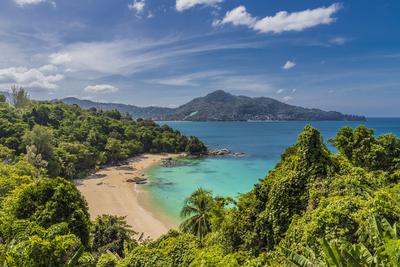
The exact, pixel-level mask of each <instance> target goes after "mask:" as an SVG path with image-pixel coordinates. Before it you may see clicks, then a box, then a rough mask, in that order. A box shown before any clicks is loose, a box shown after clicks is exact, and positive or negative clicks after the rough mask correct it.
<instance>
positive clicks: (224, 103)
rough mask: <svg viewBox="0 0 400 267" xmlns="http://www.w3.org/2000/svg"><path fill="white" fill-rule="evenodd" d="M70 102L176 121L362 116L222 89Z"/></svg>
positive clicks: (336, 118) (354, 118)
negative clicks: (136, 101)
mask: <svg viewBox="0 0 400 267" xmlns="http://www.w3.org/2000/svg"><path fill="white" fill-rule="evenodd" d="M61 101H63V102H64V103H67V104H77V105H79V106H81V107H82V108H91V107H95V108H98V109H104V110H110V109H117V110H119V111H121V112H128V113H129V114H131V115H132V116H133V117H135V118H148V119H155V120H173V121H247V120H261V121H269V120H305V121H319V120H334V121H337V120H355V121H363V120H365V117H363V116H353V115H345V114H342V113H340V112H336V111H323V110H320V109H310V108H303V107H298V106H293V105H289V104H286V103H283V102H280V101H278V100H275V99H272V98H268V97H254V98H252V97H247V96H235V95H232V94H229V93H227V92H224V91H222V90H219V91H215V92H213V93H210V94H208V95H206V96H204V97H198V98H195V99H193V100H192V101H190V102H188V103H186V104H184V105H182V106H179V107H177V108H160V107H144V108H141V107H136V106H132V105H124V104H114V103H98V102H93V101H89V100H80V99H77V98H72V97H70V98H64V99H62V100H61Z"/></svg>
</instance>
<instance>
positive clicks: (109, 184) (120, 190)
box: [75, 153, 182, 239]
mask: <svg viewBox="0 0 400 267" xmlns="http://www.w3.org/2000/svg"><path fill="white" fill-rule="evenodd" d="M181 155H182V154H167V153H165V154H143V155H140V156H136V157H133V158H130V159H129V160H128V163H127V164H125V165H120V166H107V167H104V168H102V169H100V170H99V171H98V172H96V173H95V174H92V175H90V176H88V177H87V178H85V179H79V180H76V181H75V184H76V186H77V188H78V190H79V191H80V192H81V194H82V196H83V197H84V198H85V200H86V202H87V203H88V207H89V214H90V218H91V219H92V220H94V219H95V218H96V217H97V216H98V215H102V214H110V215H117V216H126V221H127V223H128V224H129V225H130V226H132V230H134V231H135V232H138V236H140V235H141V234H142V233H143V238H145V239H146V238H151V239H156V238H158V237H160V236H161V235H163V234H165V233H167V232H168V231H169V230H170V229H172V228H176V227H177V225H176V223H174V222H173V221H172V220H171V219H170V218H168V216H167V215H166V214H164V213H163V211H162V210H161V209H160V208H159V207H157V206H156V205H155V203H153V202H152V201H151V199H150V195H149V192H148V191H147V190H145V189H144V188H143V185H141V184H136V183H129V182H127V181H126V180H127V179H128V178H132V177H146V170H147V169H148V168H150V167H152V166H154V165H156V164H159V163H160V162H161V161H162V160H163V159H167V158H176V157H179V156H181Z"/></svg>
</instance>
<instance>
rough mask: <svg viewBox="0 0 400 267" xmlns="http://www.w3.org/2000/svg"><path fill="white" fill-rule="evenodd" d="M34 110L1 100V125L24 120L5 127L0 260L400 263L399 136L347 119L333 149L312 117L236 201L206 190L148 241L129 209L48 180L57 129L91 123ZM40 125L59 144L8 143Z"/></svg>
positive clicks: (47, 263) (114, 263)
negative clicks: (93, 206) (110, 206)
mask: <svg viewBox="0 0 400 267" xmlns="http://www.w3.org/2000/svg"><path fill="white" fill-rule="evenodd" d="M36 105H39V106H44V107H48V108H50V107H54V108H55V107H60V108H61V109H62V110H65V111H68V112H71V113H72V114H77V113H75V112H72V111H76V112H78V111H79V112H81V113H80V114H85V116H82V117H79V116H78V117H74V120H73V121H72V122H71V123H73V124H78V125H81V124H82V122H83V121H87V120H86V119H87V117H86V116H89V117H91V115H90V114H92V112H95V111H82V110H81V109H79V108H77V107H67V106H65V105H63V104H59V103H56V104H49V103H40V104H38V103H37V104H36ZM34 106H35V105H34ZM33 108H34V107H31V108H28V109H27V110H24V111H20V110H19V109H15V108H13V107H10V106H8V105H6V104H3V105H2V112H1V116H2V118H1V125H7V127H11V125H13V126H15V127H16V128H15V129H24V131H22V132H19V131H16V133H20V134H19V135H18V134H9V133H10V132H4V131H3V129H4V128H3V126H2V128H1V129H2V131H3V132H2V133H1V135H0V136H1V139H0V140H1V143H2V146H0V158H1V161H2V163H0V261H1V263H2V264H3V265H5V266H138V267H139V266H149V267H150V266H151V267H153V266H171V267H172V266H399V264H400V239H399V234H400V233H399V230H398V224H399V221H400V184H399V181H400V139H398V138H397V137H396V136H394V135H391V134H387V135H382V136H379V137H377V136H375V135H374V133H373V130H371V129H368V128H366V127H363V126H359V127H357V128H356V129H351V128H349V127H344V128H342V129H341V130H340V131H339V132H338V133H337V136H336V137H335V138H334V139H332V140H330V142H332V144H333V145H334V146H335V147H336V148H337V150H338V153H337V154H333V153H331V152H330V151H329V150H328V149H327V148H326V146H325V144H324V142H323V140H322V136H321V135H320V133H319V132H318V130H317V129H315V128H313V127H311V126H306V127H305V128H304V129H303V131H302V132H301V133H300V135H299V137H298V140H297V143H296V144H294V145H293V146H291V147H289V148H288V149H287V150H286V151H285V152H284V153H283V155H282V158H281V160H280V162H279V163H278V164H277V165H276V167H275V168H274V169H273V170H272V171H270V172H269V174H268V175H267V176H266V177H265V178H264V179H263V180H261V181H260V182H259V183H258V184H256V185H255V186H254V188H253V189H252V190H251V191H250V192H248V193H246V194H243V195H240V196H239V197H238V198H237V199H232V198H229V197H219V196H213V195H212V192H209V191H207V190H206V189H201V188H199V189H198V190H196V191H195V192H193V194H192V195H190V196H188V198H187V199H186V201H185V203H183V207H182V213H181V214H182V218H183V219H184V221H183V223H182V224H181V226H180V228H179V229H177V230H172V231H170V232H169V233H167V234H166V235H164V236H162V237H161V238H159V239H158V240H143V239H142V238H141V237H140V235H137V234H136V233H135V232H134V230H135V229H130V227H128V226H127V225H126V223H125V222H124V218H120V217H115V216H108V215H104V216H101V217H98V218H97V219H96V220H95V221H92V222H91V221H90V220H89V216H88V212H87V206H86V203H85V201H84V200H83V199H82V197H81V195H80V193H79V191H78V190H77V189H76V187H75V186H74V184H73V183H71V182H69V181H67V180H66V179H63V178H49V175H50V174H51V173H53V172H55V170H58V169H53V167H52V166H56V167H57V164H56V163H57V161H55V162H56V163H54V165H53V164H50V162H51V161H50V159H51V158H49V155H53V156H55V155H57V153H56V152H55V151H56V147H58V146H59V145H60V144H61V143H62V142H61V140H62V139H61V137H62V138H67V137H68V136H73V138H72V139H70V140H76V139H75V138H76V136H80V133H82V132H85V130H81V131H79V129H81V127H75V128H72V129H71V130H70V131H65V132H63V134H59V133H58V132H57V131H56V130H55V129H62V128H63V127H61V126H59V127H58V128H57V127H54V129H53V127H49V126H48V125H52V124H51V123H50V124H47V126H44V124H43V123H42V124H38V123H37V122H35V121H34V119H30V118H32V117H30V116H26V115H25V116H24V115H21V114H31V112H32V110H33ZM28 110H31V112H28ZM5 111H6V112H5ZM50 114H53V113H50ZM95 114H96V116H93V117H97V118H103V119H104V120H106V121H103V124H102V127H105V128H106V129H108V128H109V127H112V126H111V125H115V124H117V125H118V122H119V121H120V120H119V119H115V118H110V119H106V118H108V117H109V115H105V114H104V113H98V112H97V111H96V113H95ZM35 118H36V117H35ZM92 119H93V120H94V119H95V118H92ZM120 119H121V120H123V119H122V118H120ZM126 120H127V121H128V122H129V123H128V122H127V124H128V125H132V127H134V126H136V127H138V128H140V127H144V128H145V129H148V127H150V129H153V128H154V129H153V130H154V131H156V130H155V129H159V131H160V133H164V132H163V131H162V130H161V129H162V128H159V127H158V126H154V125H153V124H151V125H152V126H144V125H140V123H134V122H132V121H130V120H129V119H127V118H126ZM25 121H26V122H25ZM29 122H30V123H31V124H29ZM54 123H55V122H54ZM121 123H122V122H121ZM38 125H40V127H45V128H41V130H40V131H37V133H36V134H39V133H41V134H46V136H47V137H49V136H52V138H55V137H57V139H55V142H54V143H52V146H50V148H52V151H53V152H52V154H49V153H47V151H48V149H49V144H46V142H39V143H35V146H36V145H38V147H39V148H36V150H35V149H33V148H31V149H28V150H24V149H23V147H21V146H20V145H19V146H13V145H12V144H22V140H37V138H32V137H31V136H30V135H33V133H32V131H33V129H34V128H35V126H38ZM62 125H63V124H62ZM67 125H69V124H67ZM25 127H26V128H25ZM99 127H100V126H99ZM49 128H50V129H52V130H51V131H50V130H49ZM7 129H8V128H7ZM44 129H47V131H44ZM48 131H50V132H51V134H50V133H49V132H48ZM52 131H55V132H52ZM33 132H34V131H33ZM156 132H157V131H156ZM167 132H168V133H171V130H168V131H167ZM26 133H30V134H28V137H27V136H26ZM110 133H113V131H111V132H110ZM172 133H174V132H172ZM120 134H122V133H120ZM164 134H165V133H164ZM24 136H25V137H24ZM161 136H163V135H161ZM173 136H180V135H179V134H177V133H176V132H175V134H174V135H173ZM47 137H46V138H43V139H40V140H42V141H43V140H46V139H47ZM58 138H59V139H58ZM112 138H113V139H116V140H120V139H118V138H116V137H112ZM181 138H183V137H181ZM58 140H60V141H58ZM67 140H68V139H67ZM100 140H101V139H100ZM127 140H129V139H127ZM135 140H136V139H135ZM139 140H140V139H139ZM174 140H175V139H174ZM120 141H121V142H122V143H123V144H124V142H123V140H120ZM20 142H21V143H20ZM25 142H26V141H25ZM63 142H64V141H63ZM65 142H66V143H68V142H69V141H65ZM137 142H139V141H137ZM187 142H188V143H187V144H186V146H188V145H189V143H190V141H187ZM42 143H44V144H45V145H42ZM82 143H83V142H82ZM140 143H141V142H140ZM105 144H106V143H105ZM141 144H142V143H141ZM25 145H28V146H32V144H31V143H27V144H25ZM87 147H92V146H89V145H87ZM106 147H107V145H104V149H106ZM152 148H153V149H154V147H153V146H151V147H149V148H148V149H152ZM42 149H43V150H42ZM99 151H101V150H99ZM45 152H46V153H47V154H44V155H43V156H42V154H41V153H45ZM108 154H110V153H108ZM16 155H18V156H16ZM77 155H79V153H77ZM85 158H86V157H85ZM43 160H46V162H47V163H48V164H47V165H46V164H44V162H43ZM110 160H112V159H110ZM81 161H83V159H80V160H79V161H77V162H79V163H80V162H81ZM56 167H54V168H56ZM43 168H44V169H46V168H47V171H48V172H47V174H46V172H45V171H43ZM57 168H58V167H57ZM61 169H62V168H61ZM67 169H68V168H67ZM67 169H66V170H67ZM75 169H76V168H75ZM60 173H62V172H60ZM137 216H140V214H138V215H137Z"/></svg>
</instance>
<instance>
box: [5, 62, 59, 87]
mask: <svg viewBox="0 0 400 267" xmlns="http://www.w3.org/2000/svg"><path fill="white" fill-rule="evenodd" d="M62 79H64V76H63V75H61V74H54V75H46V74H44V73H43V72H41V71H40V70H39V69H28V68H25V67H11V68H5V69H0V84H8V85H9V84H18V85H20V86H23V87H26V88H29V89H45V90H49V89H55V88H57V87H58V85H57V84H56V83H57V82H59V81H61V80H62Z"/></svg>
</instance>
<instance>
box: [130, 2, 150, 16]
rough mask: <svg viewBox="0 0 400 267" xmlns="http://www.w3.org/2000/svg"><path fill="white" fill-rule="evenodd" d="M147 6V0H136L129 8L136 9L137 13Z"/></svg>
mask: <svg viewBox="0 0 400 267" xmlns="http://www.w3.org/2000/svg"><path fill="white" fill-rule="evenodd" d="M145 6H146V2H145V0H135V1H133V2H132V3H130V4H129V5H128V8H129V9H131V10H134V11H135V12H136V13H137V14H139V13H142V12H143V10H144V7H145Z"/></svg>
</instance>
